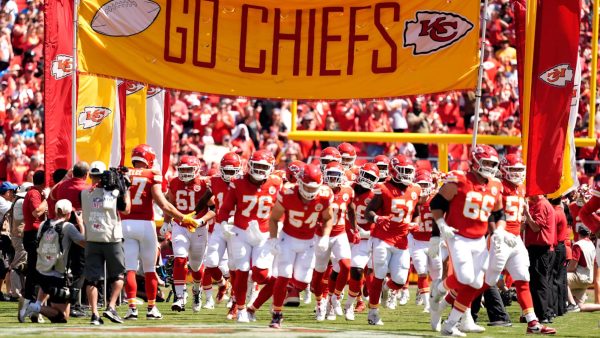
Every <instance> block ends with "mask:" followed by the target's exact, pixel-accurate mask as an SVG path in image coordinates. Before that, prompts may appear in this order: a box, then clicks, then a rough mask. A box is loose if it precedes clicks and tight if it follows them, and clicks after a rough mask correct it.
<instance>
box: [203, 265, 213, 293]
mask: <svg viewBox="0 0 600 338" xmlns="http://www.w3.org/2000/svg"><path fill="white" fill-rule="evenodd" d="M212 282H213V281H212V277H211V275H210V272H209V271H208V268H207V269H206V271H205V272H204V276H202V288H203V289H205V290H208V289H212Z"/></svg>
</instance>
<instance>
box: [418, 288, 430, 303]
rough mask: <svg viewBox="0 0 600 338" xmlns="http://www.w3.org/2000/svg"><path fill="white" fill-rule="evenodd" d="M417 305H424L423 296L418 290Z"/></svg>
mask: <svg viewBox="0 0 600 338" xmlns="http://www.w3.org/2000/svg"><path fill="white" fill-rule="evenodd" d="M428 296H429V295H428ZM415 305H416V306H419V305H423V296H422V295H421V293H420V292H418V291H417V297H415Z"/></svg>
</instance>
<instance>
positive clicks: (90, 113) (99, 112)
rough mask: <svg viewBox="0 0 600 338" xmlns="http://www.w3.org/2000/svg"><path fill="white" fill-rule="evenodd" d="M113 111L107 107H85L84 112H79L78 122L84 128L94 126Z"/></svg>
mask: <svg viewBox="0 0 600 338" xmlns="http://www.w3.org/2000/svg"><path fill="white" fill-rule="evenodd" d="M111 113H112V110H110V109H108V108H106V107H85V108H84V110H83V112H80V113H79V117H78V118H77V124H79V126H80V127H82V128H83V129H89V128H93V127H95V126H97V125H99V124H100V123H102V120H104V118H105V117H107V116H108V115H110V114H111Z"/></svg>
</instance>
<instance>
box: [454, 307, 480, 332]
mask: <svg viewBox="0 0 600 338" xmlns="http://www.w3.org/2000/svg"><path fill="white" fill-rule="evenodd" d="M457 327H458V329H459V330H460V331H461V332H464V333H482V332H485V328H484V327H483V326H480V325H477V324H476V323H475V321H474V320H473V317H472V316H471V309H468V310H467V311H465V313H463V315H462V318H461V319H460V323H458V326H457Z"/></svg>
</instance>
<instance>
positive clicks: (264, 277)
mask: <svg viewBox="0 0 600 338" xmlns="http://www.w3.org/2000/svg"><path fill="white" fill-rule="evenodd" d="M268 279H269V270H268V269H259V268H257V267H254V266H253V267H252V280H253V281H255V282H256V284H259V285H262V284H265V283H266V282H267V281H268Z"/></svg>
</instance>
